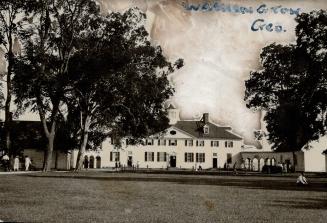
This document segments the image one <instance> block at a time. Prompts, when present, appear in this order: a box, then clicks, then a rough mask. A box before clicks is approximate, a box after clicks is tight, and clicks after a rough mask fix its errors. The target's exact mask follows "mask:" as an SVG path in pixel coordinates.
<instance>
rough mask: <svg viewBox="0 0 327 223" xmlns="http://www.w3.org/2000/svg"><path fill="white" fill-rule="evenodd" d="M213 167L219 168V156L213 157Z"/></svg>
mask: <svg viewBox="0 0 327 223" xmlns="http://www.w3.org/2000/svg"><path fill="white" fill-rule="evenodd" d="M212 167H213V168H217V167H218V161H217V158H213V159H212Z"/></svg>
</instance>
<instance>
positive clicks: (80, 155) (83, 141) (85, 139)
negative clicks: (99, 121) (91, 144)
mask: <svg viewBox="0 0 327 223" xmlns="http://www.w3.org/2000/svg"><path fill="white" fill-rule="evenodd" d="M90 124H91V117H90V116H87V117H86V119H85V123H84V127H83V135H82V138H81V144H80V148H79V151H78V155H77V162H76V167H75V171H79V170H81V169H82V166H83V161H84V160H83V157H84V154H85V151H86V145H87V142H88V137H89V128H90Z"/></svg>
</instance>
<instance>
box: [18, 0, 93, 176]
mask: <svg viewBox="0 0 327 223" xmlns="http://www.w3.org/2000/svg"><path fill="white" fill-rule="evenodd" d="M35 2H36V4H35V7H34V14H33V15H32V16H31V17H30V18H28V19H27V20H29V21H30V26H29V27H28V28H26V32H24V33H22V42H23V45H24V50H23V53H22V56H21V57H20V58H19V60H18V61H17V66H16V69H15V72H17V75H16V76H15V82H14V84H15V94H16V95H17V100H16V103H17V104H18V105H19V107H20V108H23V109H26V108H28V107H32V111H35V112H36V111H37V112H38V113H39V116H40V120H41V122H42V124H43V129H44V133H45V136H46V138H47V140H48V145H47V149H46V153H45V159H44V168H43V170H44V171H49V170H50V169H51V162H52V152H53V145H54V141H55V134H56V129H57V127H56V125H57V122H58V118H59V117H60V114H61V113H62V112H61V108H62V106H63V104H64V103H63V101H64V95H65V93H66V91H67V90H68V88H69V85H68V84H69V82H68V75H67V72H68V63H69V61H70V59H71V56H72V55H73V53H74V50H75V40H76V39H77V38H78V36H79V35H80V33H81V32H82V31H83V29H84V28H85V26H84V23H85V21H87V20H88V19H90V18H92V16H93V15H95V14H97V13H99V9H98V7H97V6H96V4H95V2H94V1H92V0H78V1H75V0H41V1H35ZM84 31H86V30H85V29H84ZM18 74H19V75H18Z"/></svg>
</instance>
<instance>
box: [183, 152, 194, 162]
mask: <svg viewBox="0 0 327 223" xmlns="http://www.w3.org/2000/svg"><path fill="white" fill-rule="evenodd" d="M190 162H194V153H185V163H190Z"/></svg>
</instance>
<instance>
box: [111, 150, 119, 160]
mask: <svg viewBox="0 0 327 223" xmlns="http://www.w3.org/2000/svg"><path fill="white" fill-rule="evenodd" d="M112 161H114V162H119V161H120V153H119V152H110V162H112Z"/></svg>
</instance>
